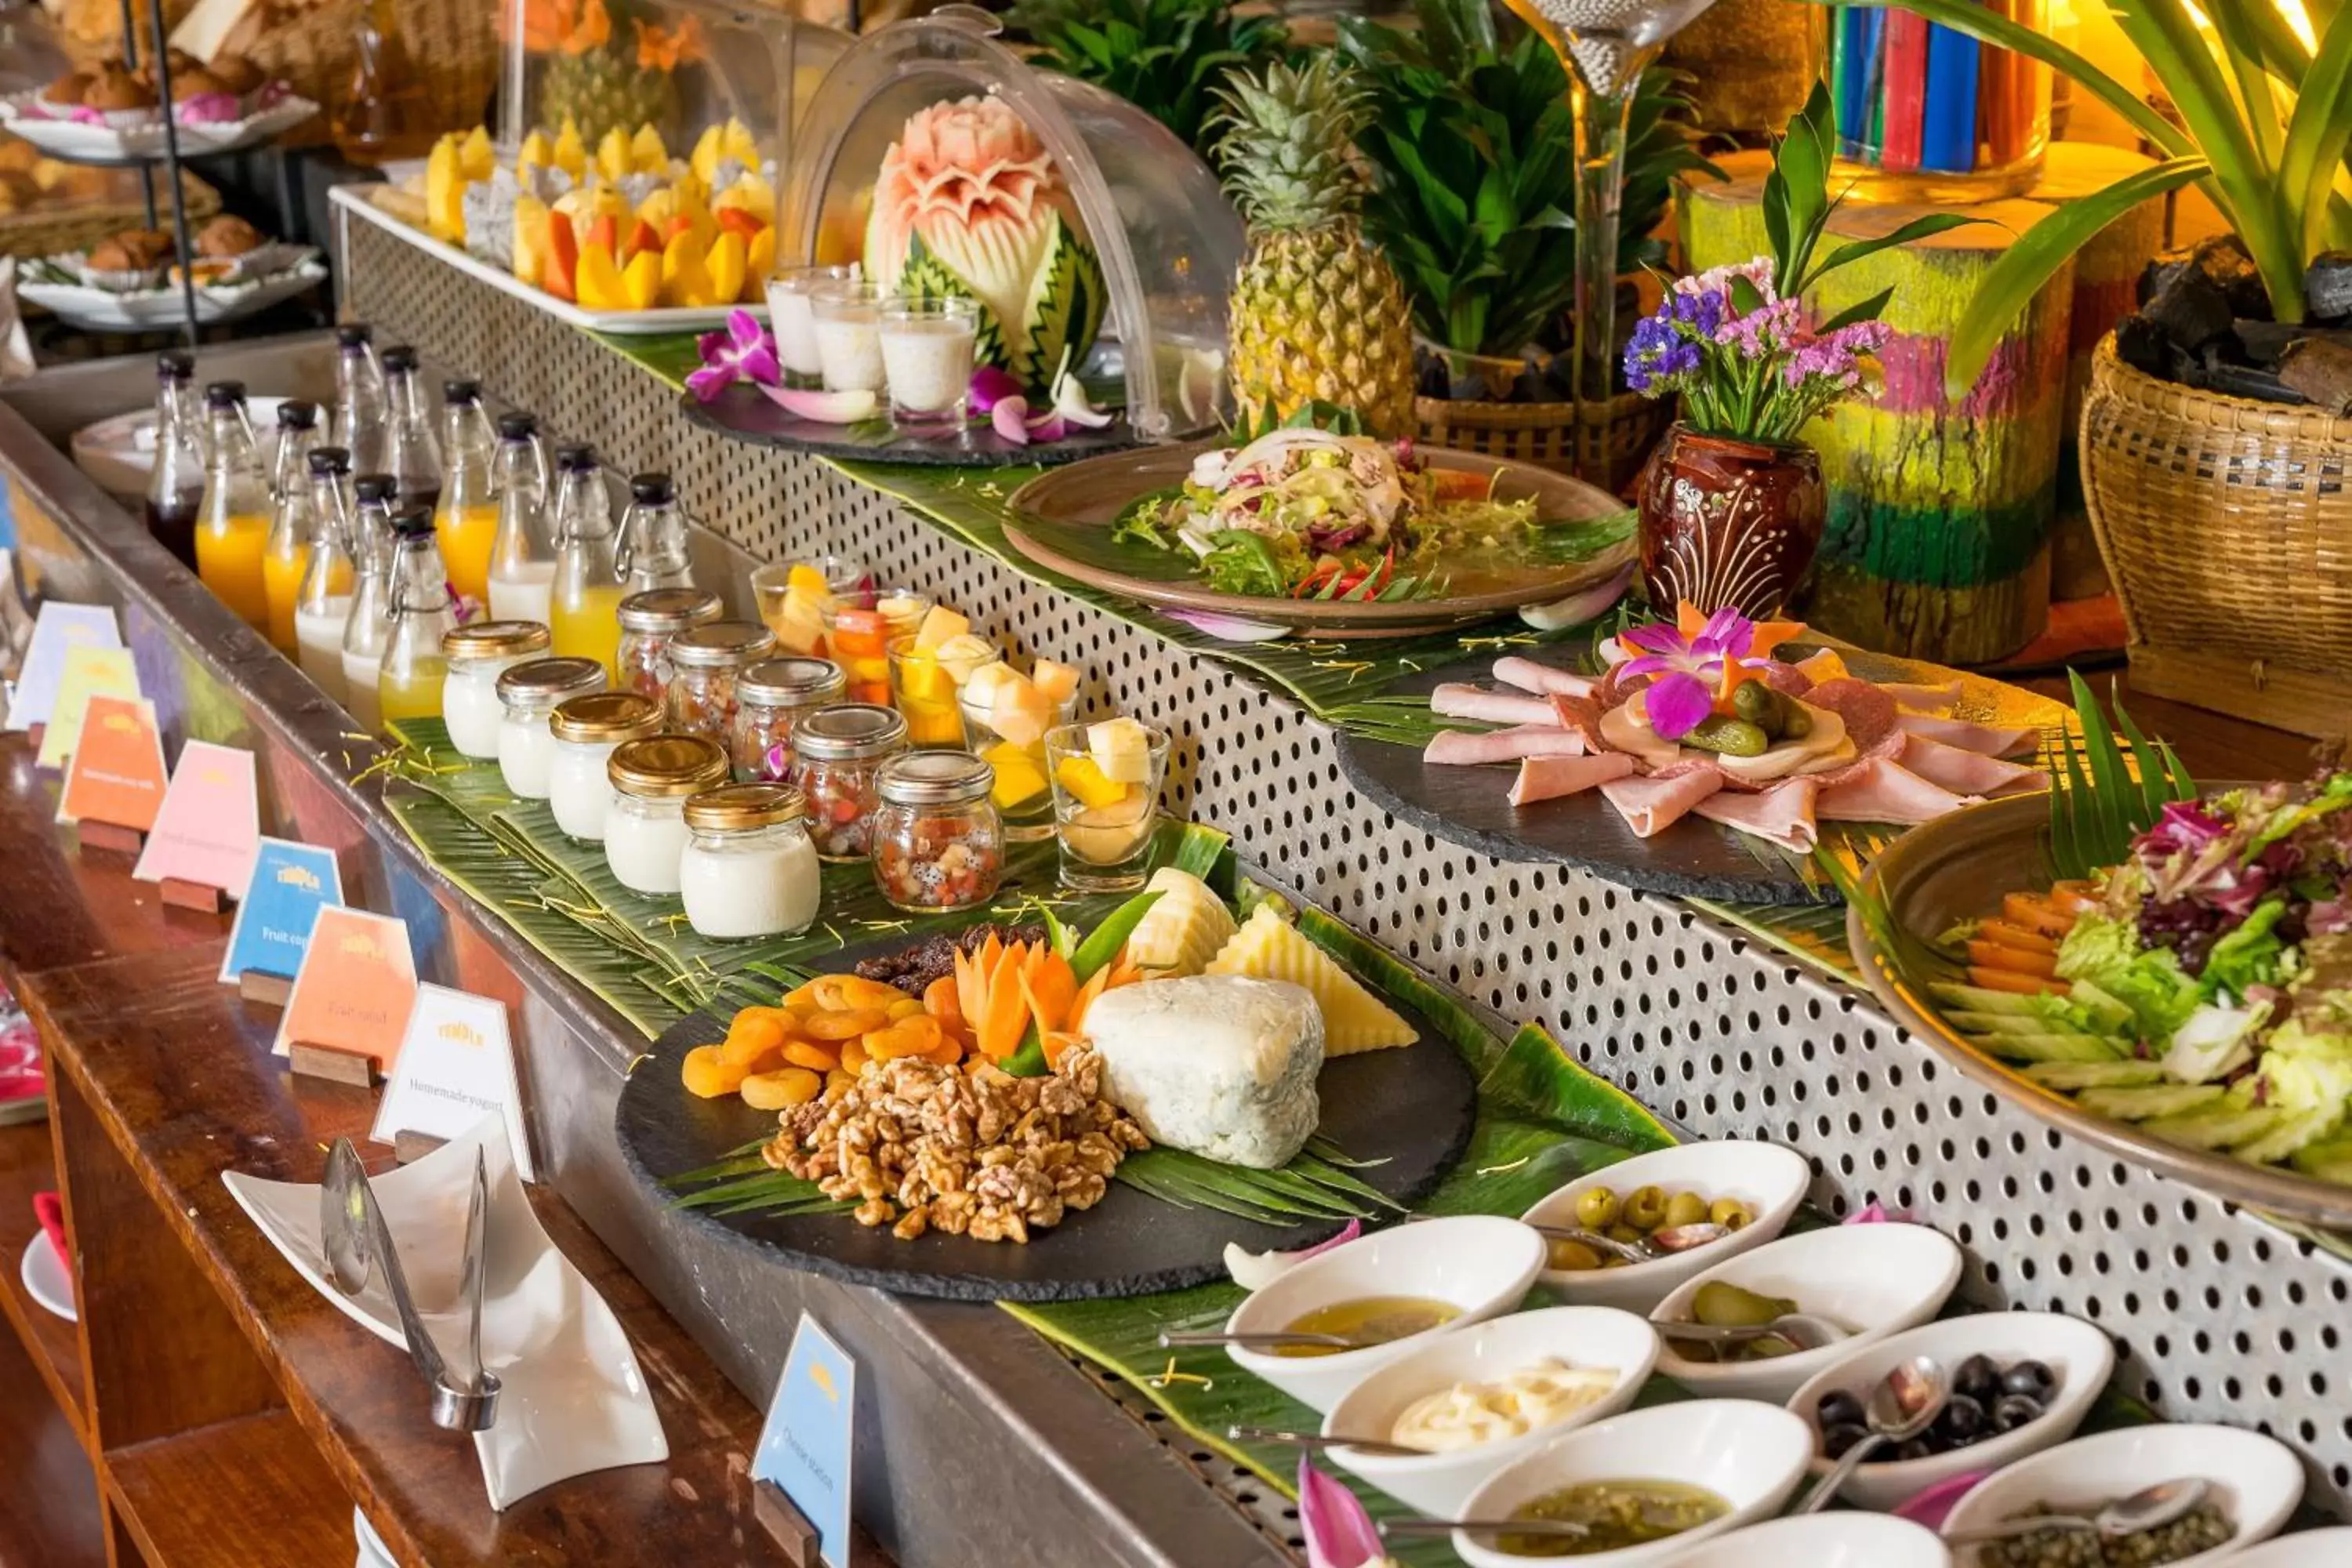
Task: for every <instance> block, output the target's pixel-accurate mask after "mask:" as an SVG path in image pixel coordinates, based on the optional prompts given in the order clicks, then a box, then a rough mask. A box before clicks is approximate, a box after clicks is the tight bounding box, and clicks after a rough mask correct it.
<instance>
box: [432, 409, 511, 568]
mask: <svg viewBox="0 0 2352 1568" xmlns="http://www.w3.org/2000/svg"><path fill="white" fill-rule="evenodd" d="M497 448H498V436H497V433H496V432H495V431H494V430H492V429H491V427H490V416H488V414H486V413H484V412H483V411H482V384H481V383H480V382H478V381H448V382H444V383H443V384H442V386H441V456H442V465H443V466H442V469H441V508H440V511H439V513H438V515H436V517H435V518H434V520H433V527H434V531H435V532H436V533H437V534H438V535H439V536H440V540H441V559H442V560H443V561H445V562H446V563H448V567H449V585H450V586H451V587H453V588H455V589H457V592H459V593H460V594H463V595H465V596H466V597H467V598H468V599H471V600H473V601H474V602H475V603H476V604H478V605H484V604H488V602H489V597H490V546H491V545H492V544H493V543H495V542H497V540H498V537H499V499H498V495H497V493H496V489H495V487H494V486H493V484H492V482H491V473H490V458H491V455H492V453H494V452H495V451H496V450H497Z"/></svg>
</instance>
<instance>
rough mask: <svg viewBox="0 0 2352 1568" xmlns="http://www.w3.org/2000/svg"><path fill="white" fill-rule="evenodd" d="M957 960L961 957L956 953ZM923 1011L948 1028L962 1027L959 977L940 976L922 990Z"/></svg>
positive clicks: (961, 998) (961, 985) (961, 991)
mask: <svg viewBox="0 0 2352 1568" xmlns="http://www.w3.org/2000/svg"><path fill="white" fill-rule="evenodd" d="M956 956H957V957H958V958H961V957H962V956H963V955H962V954H961V953H958V954H957V955H956ZM923 1011H924V1012H926V1013H929V1015H930V1016H932V1017H934V1018H937V1019H938V1020H939V1021H940V1023H942V1024H945V1025H947V1026H949V1027H950V1028H961V1027H962V1026H963V982H962V980H961V977H960V975H957V974H942V975H940V977H939V978H938V979H937V980H934V981H932V982H931V983H930V984H929V985H927V986H925V987H924V988H923Z"/></svg>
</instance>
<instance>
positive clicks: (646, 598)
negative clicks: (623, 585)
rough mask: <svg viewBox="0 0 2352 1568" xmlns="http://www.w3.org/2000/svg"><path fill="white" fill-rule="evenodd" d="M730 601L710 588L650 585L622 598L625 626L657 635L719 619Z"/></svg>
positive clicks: (628, 629) (622, 625) (621, 613)
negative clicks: (643, 590)
mask: <svg viewBox="0 0 2352 1568" xmlns="http://www.w3.org/2000/svg"><path fill="white" fill-rule="evenodd" d="M726 613H727V605H726V601H724V600H722V599H721V598H719V595H716V594H714V593H711V592H710V591H709V589H707V588H647V589H646V591H645V592H643V593H641V594H632V595H629V596H628V597H627V598H625V599H624V600H622V601H621V605H620V609H619V610H618V612H617V615H618V617H619V620H620V623H621V629H622V630H624V631H632V632H652V633H654V634H656V636H665V635H668V634H670V633H675V632H682V631H684V630H686V629H687V628H688V626H705V625H708V624H709V622H712V621H715V620H717V619H719V617H720V616H724V615H725V614H726Z"/></svg>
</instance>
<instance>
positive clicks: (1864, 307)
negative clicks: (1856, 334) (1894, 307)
mask: <svg viewBox="0 0 2352 1568" xmlns="http://www.w3.org/2000/svg"><path fill="white" fill-rule="evenodd" d="M1894 298H1895V290H1894V289H1893V288H1892V287H1888V288H1885V289H1880V290H1879V291H1878V292H1877V293H1875V294H1873V295H1872V296H1871V297H1870V298H1869V299H1867V300H1855V301H1854V302H1853V304H1851V305H1848V306H1847V307H1846V308H1845V309H1844V310H1840V311H1839V312H1838V313H1837V314H1836V315H1834V316H1832V317H1831V318H1830V319H1829V320H1828V321H1823V322H1822V324H1821V327H1820V328H1819V329H1818V330H1819V331H1822V333H1823V334H1824V335H1826V334H1828V333H1830V332H1834V331H1837V330H1838V329H1839V328H1840V327H1850V326H1853V324H1854V323H1855V322H1856V321H1876V320H1878V313H1879V312H1880V311H1881V310H1885V309H1886V302H1887V301H1888V300H1892V299H1894Z"/></svg>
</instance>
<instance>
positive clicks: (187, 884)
mask: <svg viewBox="0 0 2352 1568" xmlns="http://www.w3.org/2000/svg"><path fill="white" fill-rule="evenodd" d="M163 901H164V902H165V903H167V904H169V905H171V906H172V907H173V909H175V910H194V911H195V912H196V913H198V914H200V915H216V914H220V913H222V912H223V911H225V910H227V908H228V894H227V893H226V892H224V891H222V890H221V889H218V888H215V887H214V886H213V885H212V884H211V883H209V882H191V881H188V880H186V879H184V878H180V877H166V878H164V879H163Z"/></svg>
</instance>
